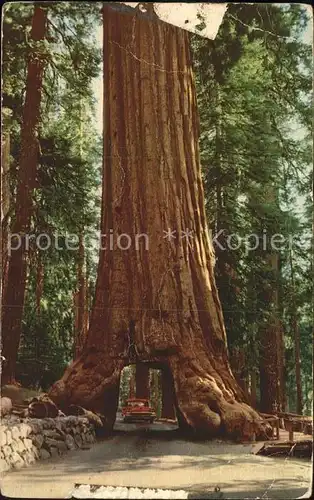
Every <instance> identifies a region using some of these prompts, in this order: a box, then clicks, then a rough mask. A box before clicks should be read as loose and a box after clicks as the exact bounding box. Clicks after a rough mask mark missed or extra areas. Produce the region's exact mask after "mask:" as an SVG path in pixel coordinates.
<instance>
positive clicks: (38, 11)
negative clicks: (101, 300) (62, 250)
mask: <svg viewBox="0 0 314 500" xmlns="http://www.w3.org/2000/svg"><path fill="white" fill-rule="evenodd" d="M46 23H47V10H46V8H44V7H41V6H40V4H35V7H34V14H33V20H32V29H31V39H32V40H33V43H34V46H33V48H32V50H31V52H30V56H29V61H28V66H27V81H26V93H25V103H24V109H23V122H22V127H21V145H20V156H19V169H18V179H17V194H16V206H15V221H14V224H13V227H12V233H13V235H14V234H16V235H18V236H16V237H15V241H14V242H13V239H12V244H14V245H15V246H18V245H17V243H18V237H19V238H20V241H21V244H20V245H19V247H18V248H17V249H12V251H11V256H10V258H9V263H8V271H7V286H6V288H5V290H4V292H5V293H4V295H3V299H2V342H3V351H2V354H3V356H4V357H5V358H6V364H5V366H4V369H3V374H2V383H3V384H6V383H9V382H12V381H14V375H15V365H16V358H17V351H18V348H19V343H20V335H21V325H22V316H23V307H24V298H25V285H26V274H27V248H26V247H27V246H26V241H27V235H28V233H29V231H30V221H31V212H32V191H33V188H34V186H35V182H36V169H37V162H38V150H39V147H38V139H37V126H38V122H39V116H40V103H41V90H42V78H43V72H44V67H45V60H46V59H45V56H44V54H43V52H42V50H43V49H42V47H41V48H40V49H39V48H38V47H37V46H36V43H38V42H40V41H41V40H43V39H44V38H45V34H46Z"/></svg>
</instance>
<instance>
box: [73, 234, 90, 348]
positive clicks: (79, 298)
mask: <svg viewBox="0 0 314 500" xmlns="http://www.w3.org/2000/svg"><path fill="white" fill-rule="evenodd" d="M84 263H85V249H84V242H83V233H82V232H81V233H80V236H79V259H78V265H77V286H78V290H77V292H76V294H75V358H77V357H78V356H79V355H80V353H81V352H82V349H83V346H84V342H85V340H86V335H87V318H86V316H87V314H86V309H87V303H86V298H87V286H86V270H85V268H84Z"/></svg>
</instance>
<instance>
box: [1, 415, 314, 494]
mask: <svg viewBox="0 0 314 500" xmlns="http://www.w3.org/2000/svg"><path fill="white" fill-rule="evenodd" d="M126 429H128V432H126ZM251 448H252V445H251V444H246V445H239V444H233V443H221V442H217V441H206V442H204V441H203V442H196V441H189V440H186V439H183V438H182V437H180V436H179V435H178V434H177V431H176V430H174V428H173V426H170V425H165V424H158V423H155V424H153V425H145V424H123V423H121V422H119V423H118V424H117V425H116V431H115V433H114V434H113V435H112V436H110V437H108V438H106V439H104V440H103V441H101V442H98V443H97V444H95V445H93V446H92V447H91V448H90V449H88V450H81V451H72V452H69V453H68V454H67V455H65V456H63V457H59V458H56V459H49V460H47V461H46V462H37V463H36V464H34V465H33V466H32V467H29V468H27V469H21V470H19V471H14V472H10V473H7V474H5V475H4V477H3V478H2V480H1V493H2V494H4V495H6V496H9V497H11V496H12V497H19V498H31V497H32V498H34V497H39V498H71V492H72V491H73V489H74V484H75V483H78V484H96V485H97V484H98V485H106V486H137V487H143V488H168V489H169V488H170V489H171V488H174V489H184V490H188V491H190V492H191V497H190V498H193V497H194V498H196V497H197V498H200V494H203V495H204V494H206V496H207V498H208V497H209V498H258V497H259V498H260V499H261V498H263V499H266V498H278V499H279V498H280V499H281V498H282V499H284V498H285V499H289V498H297V497H299V496H301V495H303V494H304V493H305V492H306V491H307V489H308V488H309V485H310V479H311V464H310V462H309V461H302V460H297V459H292V458H291V459H287V460H284V459H279V458H277V459H274V458H269V457H260V456H255V455H252V454H251V453H250V451H251ZM215 490H218V491H216V492H215ZM195 495H196V496H195Z"/></svg>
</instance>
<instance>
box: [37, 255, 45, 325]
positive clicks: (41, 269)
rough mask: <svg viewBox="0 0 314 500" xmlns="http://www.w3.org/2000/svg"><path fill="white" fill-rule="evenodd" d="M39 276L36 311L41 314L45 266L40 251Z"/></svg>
mask: <svg viewBox="0 0 314 500" xmlns="http://www.w3.org/2000/svg"><path fill="white" fill-rule="evenodd" d="M36 274H37V277H36V313H37V316H40V302H41V298H42V294H43V289H44V266H43V261H42V257H41V254H40V252H38V255H37V273H36Z"/></svg>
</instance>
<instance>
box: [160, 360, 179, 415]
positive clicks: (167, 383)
mask: <svg viewBox="0 0 314 500" xmlns="http://www.w3.org/2000/svg"><path fill="white" fill-rule="evenodd" d="M174 408H175V395H174V391H173V381H172V376H171V373H170V372H169V370H166V369H164V370H162V372H161V416H162V417H163V418H171V419H175V418H176V414H175V410H174Z"/></svg>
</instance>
